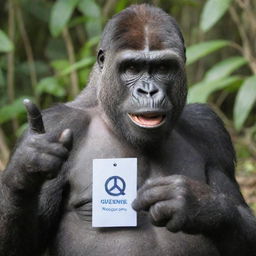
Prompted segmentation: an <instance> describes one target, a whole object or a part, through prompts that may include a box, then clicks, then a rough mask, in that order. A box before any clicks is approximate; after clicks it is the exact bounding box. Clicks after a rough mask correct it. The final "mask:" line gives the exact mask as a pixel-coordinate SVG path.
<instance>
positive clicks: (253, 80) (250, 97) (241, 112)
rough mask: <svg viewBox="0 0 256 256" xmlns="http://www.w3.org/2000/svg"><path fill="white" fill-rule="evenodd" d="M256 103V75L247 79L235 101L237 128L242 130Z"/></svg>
mask: <svg viewBox="0 0 256 256" xmlns="http://www.w3.org/2000/svg"><path fill="white" fill-rule="evenodd" d="M255 101H256V75H254V76H251V77H249V78H247V79H246V80H245V81H244V83H243V85H242V86H241V88H240V90H239V92H238V94H237V96H236V100H235V106H234V121H235V128H236V129H237V130H238V131H239V130H241V128H242V126H243V124H244V122H245V120H246V119H247V117H248V115H249V113H250V111H251V109H252V107H253V105H254V103H255Z"/></svg>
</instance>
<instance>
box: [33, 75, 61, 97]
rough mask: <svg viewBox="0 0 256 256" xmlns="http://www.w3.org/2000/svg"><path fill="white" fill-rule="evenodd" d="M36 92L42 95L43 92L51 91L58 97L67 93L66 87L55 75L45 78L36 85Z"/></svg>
mask: <svg viewBox="0 0 256 256" xmlns="http://www.w3.org/2000/svg"><path fill="white" fill-rule="evenodd" d="M36 93H37V94H38V95H41V94H43V93H49V94H50V95H53V96H56V97H63V96H65V95H66V91H65V89H64V88H63V87H62V85H61V84H60V83H59V81H58V79H57V78H55V77H46V78H43V79H42V80H41V81H40V82H39V83H38V85H37V87H36Z"/></svg>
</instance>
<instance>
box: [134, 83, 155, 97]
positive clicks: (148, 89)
mask: <svg viewBox="0 0 256 256" xmlns="http://www.w3.org/2000/svg"><path fill="white" fill-rule="evenodd" d="M135 92H136V94H137V96H139V97H154V96H155V95H156V94H158V92H159V89H158V88H157V87H156V86H155V85H154V84H151V83H147V82H142V83H141V84H140V85H139V86H137V88H136V89H135Z"/></svg>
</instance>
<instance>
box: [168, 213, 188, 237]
mask: <svg viewBox="0 0 256 256" xmlns="http://www.w3.org/2000/svg"><path fill="white" fill-rule="evenodd" d="M185 223H186V215H185V214H184V213H182V212H179V211H178V212H175V213H174V214H173V216H172V218H171V219H170V220H169V221H168V223H167V224H166V228H167V229H168V230H169V231H171V232H174V233H176V232H179V231H182V230H183V228H184V226H185Z"/></svg>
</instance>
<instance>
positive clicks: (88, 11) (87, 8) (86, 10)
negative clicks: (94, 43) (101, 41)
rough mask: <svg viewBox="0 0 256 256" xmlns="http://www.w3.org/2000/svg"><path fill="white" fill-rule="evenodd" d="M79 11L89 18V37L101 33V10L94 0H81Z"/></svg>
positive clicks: (87, 29)
mask: <svg viewBox="0 0 256 256" xmlns="http://www.w3.org/2000/svg"><path fill="white" fill-rule="evenodd" d="M78 9H79V10H80V11H81V12H82V13H83V14H84V16H86V17H87V20H86V23H85V28H86V31H87V33H88V35H89V37H93V36H97V35H99V34H100V33H101V30H102V25H101V20H102V16H101V10H100V7H99V6H98V5H97V4H96V2H95V1H94V0H80V2H79V5H78Z"/></svg>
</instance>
